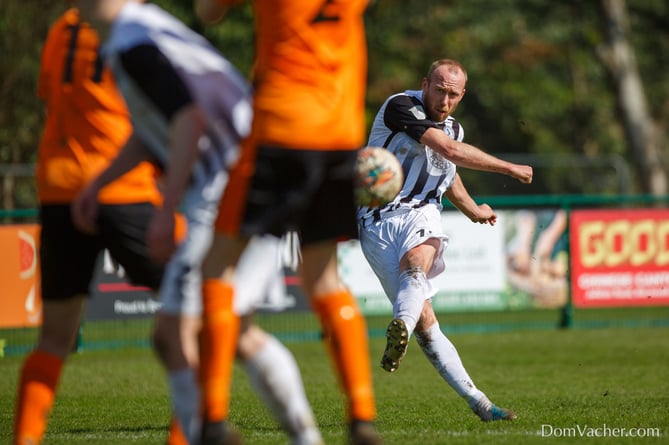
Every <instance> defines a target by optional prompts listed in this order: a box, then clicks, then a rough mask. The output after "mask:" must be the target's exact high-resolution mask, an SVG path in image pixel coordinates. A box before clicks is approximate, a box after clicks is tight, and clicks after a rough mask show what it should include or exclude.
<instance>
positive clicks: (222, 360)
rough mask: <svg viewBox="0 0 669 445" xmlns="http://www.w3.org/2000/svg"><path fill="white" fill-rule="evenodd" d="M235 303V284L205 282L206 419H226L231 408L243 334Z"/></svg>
mask: <svg viewBox="0 0 669 445" xmlns="http://www.w3.org/2000/svg"><path fill="white" fill-rule="evenodd" d="M232 303H233V287H232V285H231V284H229V283H223V282H221V281H219V280H206V281H205V282H204V283H203V285H202V304H203V326H202V333H201V337H200V379H201V384H202V403H203V420H204V421H206V422H219V421H222V420H225V419H226V418H227V417H228V411H229V408H230V406H229V405H230V383H231V381H232V369H233V365H234V361H235V353H236V351H237V336H238V335H239V317H238V316H237V315H236V314H235V313H234V310H233V307H232Z"/></svg>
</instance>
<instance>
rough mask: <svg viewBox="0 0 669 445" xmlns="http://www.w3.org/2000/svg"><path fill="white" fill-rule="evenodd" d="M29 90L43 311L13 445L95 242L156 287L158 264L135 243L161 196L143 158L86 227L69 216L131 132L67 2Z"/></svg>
mask: <svg viewBox="0 0 669 445" xmlns="http://www.w3.org/2000/svg"><path fill="white" fill-rule="evenodd" d="M38 94H39V97H40V98H41V99H42V100H43V101H44V103H45V106H46V122H45V126H44V131H43V133H42V138H41V141H40V145H39V152H38V161H37V191H38V198H39V204H40V208H39V209H40V213H39V214H40V223H41V235H40V267H41V292H42V300H43V312H42V324H41V326H40V329H39V336H38V340H37V345H36V347H35V350H34V351H33V352H32V353H30V354H29V355H28V357H27V358H26V359H25V361H24V363H23V367H22V369H21V374H20V381H19V387H18V398H17V405H16V413H15V414H16V417H15V422H14V444H15V445H36V444H38V443H40V442H41V440H42V438H43V436H44V433H45V430H46V426H47V421H48V415H49V412H50V410H51V408H52V406H53V404H54V401H55V396H56V390H57V387H58V382H59V378H60V375H61V372H62V367H63V365H64V363H65V360H66V359H67V356H68V355H69V354H70V352H72V350H73V346H74V342H75V339H76V336H77V332H78V329H79V325H80V321H81V317H82V314H83V312H84V306H85V302H86V299H87V298H88V293H89V286H90V283H91V279H92V277H93V273H94V267H95V264H96V259H97V257H98V255H99V254H100V253H101V252H102V251H103V249H105V248H107V249H109V251H110V252H111V255H112V256H113V257H114V258H115V259H116V260H117V261H119V262H120V264H121V265H122V266H123V267H124V268H125V270H126V272H127V274H128V276H129V278H130V279H131V280H132V281H133V282H134V283H137V284H142V285H146V286H149V287H151V288H153V289H157V288H158V286H159V284H160V280H161V277H162V272H163V271H162V267H161V266H159V265H157V264H154V263H153V262H151V261H150V260H149V257H148V251H147V249H146V245H145V241H144V238H145V235H146V232H147V229H148V226H149V221H150V219H151V215H152V214H153V212H154V205H155V204H157V203H159V201H160V194H159V192H158V190H157V189H156V186H155V177H154V176H155V173H156V172H155V170H154V168H153V166H151V165H150V164H148V163H141V164H139V165H137V167H136V168H134V169H133V170H132V171H129V172H128V173H127V174H125V175H123V176H121V177H120V178H119V179H118V180H117V181H115V182H113V183H111V184H109V185H108V186H107V187H104V188H103V189H101V190H100V193H99V195H98V198H99V201H100V208H99V213H98V216H97V218H96V221H95V224H96V225H97V227H98V230H97V232H96V233H95V234H94V235H91V234H88V233H84V232H82V231H80V230H79V229H77V228H76V227H75V225H74V222H73V221H72V218H71V204H72V202H73V200H74V198H75V196H76V195H77V193H79V191H80V190H81V189H82V188H83V187H84V186H85V185H86V184H87V183H88V182H89V181H90V180H91V179H92V178H93V177H95V176H96V175H97V174H98V173H99V172H100V171H101V170H102V169H104V168H105V167H106V166H107V165H108V164H109V162H110V161H111V160H112V159H113V158H114V157H115V156H116V155H117V154H118V152H119V150H120V149H121V147H122V146H123V144H124V143H125V142H126V140H127V138H128V136H129V135H130V133H131V130H132V126H131V123H130V119H129V115H128V111H127V109H126V107H125V104H124V102H123V99H122V98H121V96H120V94H119V93H118V91H117V88H116V85H115V84H114V80H113V79H112V76H111V73H110V72H109V70H106V69H103V65H102V62H101V60H100V59H99V57H98V37H97V34H96V33H95V31H94V30H93V29H92V28H91V27H90V26H89V25H87V24H86V23H83V22H82V21H81V20H80V18H79V12H78V11H77V10H76V9H69V10H67V11H66V12H65V13H64V14H63V15H62V16H61V17H60V18H59V19H58V20H57V21H56V22H55V23H54V24H53V25H52V27H51V28H50V30H49V33H48V35H47V38H46V40H45V42H44V46H43V48H42V59H41V65H40V77H39V84H38ZM171 236H173V235H171Z"/></svg>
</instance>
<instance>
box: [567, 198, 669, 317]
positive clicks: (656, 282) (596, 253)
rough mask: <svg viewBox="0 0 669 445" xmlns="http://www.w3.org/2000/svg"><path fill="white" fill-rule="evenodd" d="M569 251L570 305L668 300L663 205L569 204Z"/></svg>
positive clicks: (668, 230)
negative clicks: (602, 206)
mask: <svg viewBox="0 0 669 445" xmlns="http://www.w3.org/2000/svg"><path fill="white" fill-rule="evenodd" d="M570 251H571V291H572V301H573V303H574V305H575V306H577V307H588V306H645V305H663V304H669V210H667V209H629V210H574V211H572V212H571V217H570Z"/></svg>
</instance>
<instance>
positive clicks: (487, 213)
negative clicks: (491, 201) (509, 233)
mask: <svg viewBox="0 0 669 445" xmlns="http://www.w3.org/2000/svg"><path fill="white" fill-rule="evenodd" d="M470 219H471V220H472V222H475V223H479V224H490V225H491V226H494V225H495V223H496V222H497V214H496V213H495V211H494V210H493V209H492V208H490V206H489V205H488V204H481V205H479V209H478V212H476V215H474V216H473V217H472V218H470Z"/></svg>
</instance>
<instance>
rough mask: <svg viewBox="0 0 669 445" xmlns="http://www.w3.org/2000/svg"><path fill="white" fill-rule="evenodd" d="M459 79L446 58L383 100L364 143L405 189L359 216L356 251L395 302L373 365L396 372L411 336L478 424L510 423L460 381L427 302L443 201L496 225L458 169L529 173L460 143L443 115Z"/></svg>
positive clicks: (458, 68)
mask: <svg viewBox="0 0 669 445" xmlns="http://www.w3.org/2000/svg"><path fill="white" fill-rule="evenodd" d="M466 81H467V73H466V71H465V69H464V68H463V67H462V65H461V64H460V63H459V62H457V61H454V60H450V59H443V60H438V61H436V62H434V63H433V64H432V65H431V66H430V69H429V72H428V73H427V76H426V77H425V78H423V81H422V88H421V90H418V91H405V92H403V93H399V94H395V95H392V96H390V97H389V98H388V99H387V100H386V101H385V103H384V104H383V105H382V106H381V109H380V110H379V112H378V113H377V115H376V117H375V119H374V123H373V125H372V129H371V133H370V136H369V142H368V144H369V145H371V146H379V147H385V148H387V149H388V150H390V151H391V152H392V153H394V154H395V155H396V156H397V158H398V159H399V161H400V163H401V164H402V167H403V169H404V177H405V181H404V186H403V187H402V190H401V191H400V193H399V195H398V196H397V197H396V198H395V200H394V201H392V202H390V203H388V204H387V205H386V206H384V207H382V208H362V209H360V210H359V212H358V218H359V230H360V245H361V247H362V251H363V253H364V255H365V258H367V261H368V262H369V264H370V266H371V267H372V269H373V270H374V273H375V274H376V276H377V277H378V278H379V281H380V282H381V284H382V286H383V289H384V291H385V293H386V295H387V297H388V299H389V300H390V302H391V303H392V304H393V320H392V321H391V323H390V325H389V326H388V329H387V332H386V337H387V345H386V349H385V352H384V354H383V358H382V359H381V366H382V367H383V369H385V370H386V371H389V372H394V371H396V370H397V368H398V367H399V365H400V362H401V360H402V358H403V357H404V355H405V353H406V350H407V347H408V344H409V339H410V338H411V335H412V334H414V333H415V335H416V342H417V343H418V345H419V346H420V347H421V349H422V350H423V352H424V353H425V356H426V357H427V358H428V360H429V361H430V362H431V363H432V365H433V366H434V367H435V369H436V370H437V371H438V372H439V374H440V375H441V376H442V377H443V379H444V380H446V382H447V383H448V384H449V385H450V386H451V387H452V388H453V389H454V390H455V391H456V392H457V393H458V394H459V395H460V396H461V397H463V398H464V399H465V400H466V401H467V403H468V404H469V406H470V407H471V409H472V410H473V411H474V412H475V413H476V414H477V415H478V416H479V417H480V418H481V419H482V420H485V421H490V420H502V419H504V420H511V419H514V418H515V414H514V413H513V412H512V411H509V410H507V409H504V408H499V407H497V406H496V405H494V404H493V403H491V402H490V400H489V399H488V398H487V397H486V395H485V394H484V393H483V392H482V391H480V390H479V389H478V388H477V387H476V386H475V385H474V382H473V381H472V379H471V378H470V377H469V375H468V374H467V371H466V370H465V368H464V366H463V365H462V362H461V360H460V356H459V355H458V352H457V351H456V349H455V347H454V346H453V344H452V343H451V342H450V341H449V340H448V338H446V336H445V335H444V334H443V332H442V331H441V329H440V327H439V322H438V320H437V317H436V315H435V313H434V310H433V309H432V303H431V299H432V297H433V296H434V295H435V294H436V292H437V290H436V289H435V288H434V287H433V286H432V284H431V282H430V279H431V278H434V277H436V276H437V275H439V274H440V273H442V272H443V271H444V267H445V266H444V260H443V253H444V249H445V248H446V244H447V242H448V238H447V236H446V235H445V234H444V231H443V228H442V226H441V224H442V223H441V211H442V197H443V196H446V198H448V200H449V201H451V202H452V203H453V205H454V206H455V207H456V208H457V209H458V210H460V211H461V212H462V213H463V214H465V215H466V216H467V217H468V218H469V219H470V220H471V221H472V222H477V223H481V224H490V225H494V224H495V221H496V220H497V215H496V214H495V212H494V211H493V210H492V209H491V208H490V207H489V206H488V205H487V204H481V205H478V204H476V202H474V200H473V199H472V198H471V196H470V195H469V193H468V192H467V190H466V188H465V186H464V184H463V182H462V180H461V179H460V175H458V174H457V172H456V165H458V166H461V167H465V168H471V169H476V170H484V171H490V172H496V173H502V174H506V175H509V176H511V177H512V178H515V179H517V180H519V181H520V182H522V183H524V184H529V183H530V182H532V168H531V167H530V166H527V165H517V164H512V163H509V162H506V161H503V160H501V159H498V158H496V157H494V156H491V155H489V154H486V153H485V152H483V151H481V150H479V149H478V148H475V147H473V146H471V145H468V144H465V143H463V142H462V140H463V139H464V131H463V129H462V127H461V126H460V124H459V123H458V122H457V121H456V120H455V119H454V118H453V117H452V116H451V114H452V113H453V112H454V111H455V109H456V107H457V106H458V104H459V103H460V101H461V100H462V97H463V96H464V94H465V84H466Z"/></svg>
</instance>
